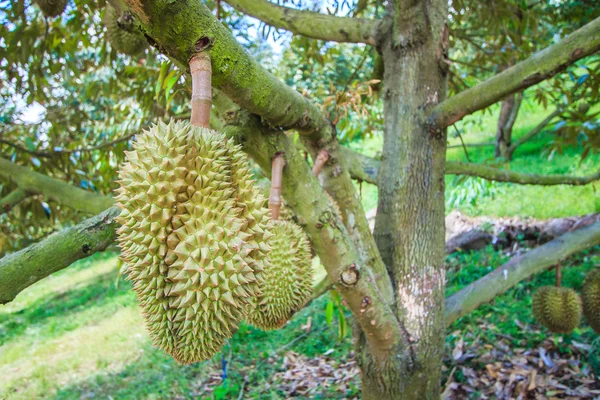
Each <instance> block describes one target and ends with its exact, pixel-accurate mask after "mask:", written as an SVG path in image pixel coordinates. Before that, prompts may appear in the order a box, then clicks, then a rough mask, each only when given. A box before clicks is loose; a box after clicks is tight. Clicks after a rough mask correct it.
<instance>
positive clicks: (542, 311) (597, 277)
mask: <svg viewBox="0 0 600 400" xmlns="http://www.w3.org/2000/svg"><path fill="white" fill-rule="evenodd" d="M532 307H533V314H534V316H535V318H536V319H537V320H538V322H539V323H540V324H542V325H544V326H545V327H546V328H548V329H549V330H550V331H552V332H555V333H571V332H573V330H574V329H575V328H576V327H577V326H578V325H579V323H580V322H581V316H582V314H583V315H584V316H585V318H586V320H587V322H588V324H589V325H590V326H591V327H592V329H593V330H594V331H595V332H596V333H600V269H596V270H593V271H591V272H590V273H589V274H588V275H587V277H586V279H585V281H584V283H583V288H582V291H581V297H580V296H579V295H578V294H577V292H576V291H575V290H573V289H570V288H564V287H555V286H544V287H541V288H539V289H538V290H537V291H536V292H535V294H534V296H533V299H532Z"/></svg>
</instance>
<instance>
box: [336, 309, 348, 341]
mask: <svg viewBox="0 0 600 400" xmlns="http://www.w3.org/2000/svg"><path fill="white" fill-rule="evenodd" d="M337 314H338V335H339V339H340V340H342V339H343V338H344V337H346V332H347V326H346V316H344V312H343V311H342V309H341V308H339V309H338V313H337Z"/></svg>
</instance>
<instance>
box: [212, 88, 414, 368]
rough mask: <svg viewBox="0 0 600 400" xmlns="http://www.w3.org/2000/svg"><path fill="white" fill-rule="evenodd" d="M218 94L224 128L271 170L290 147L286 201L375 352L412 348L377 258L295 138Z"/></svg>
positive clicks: (267, 169) (229, 135)
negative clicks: (357, 239)
mask: <svg viewBox="0 0 600 400" xmlns="http://www.w3.org/2000/svg"><path fill="white" fill-rule="evenodd" d="M213 99H214V104H215V105H216V106H217V107H219V108H221V110H220V111H221V112H220V115H222V116H223V118H224V119H225V121H224V133H225V134H226V135H227V136H228V137H233V138H234V139H235V140H236V141H237V142H238V143H240V144H241V145H242V146H243V150H244V151H245V152H246V153H248V154H249V155H250V156H251V157H252V158H253V159H254V160H255V161H256V162H257V163H258V165H260V167H261V168H262V170H263V173H264V174H265V175H266V176H270V172H271V160H272V158H273V157H274V156H275V154H277V153H281V152H283V153H285V158H286V167H285V169H284V179H283V196H284V197H285V199H286V203H287V205H288V206H289V207H290V208H291V209H292V210H293V211H294V214H295V215H296V216H297V217H298V223H299V224H300V225H301V226H302V227H303V229H304V230H305V231H306V233H307V234H308V235H309V237H310V239H311V243H312V245H313V248H314V250H315V252H316V253H317V254H318V255H319V258H320V259H321V262H322V263H323V265H324V267H325V269H326V271H327V274H328V276H329V278H330V279H331V281H332V282H333V284H334V286H335V288H336V290H337V291H338V292H339V293H340V294H341V296H342V297H343V298H344V300H345V301H346V303H347V304H348V307H349V308H350V310H351V311H352V313H353V314H354V316H355V318H356V321H357V322H358V324H359V325H360V327H361V329H362V330H363V331H364V332H365V333H366V334H367V336H368V338H369V344H370V346H371V348H372V350H373V351H374V353H375V354H376V355H381V356H383V355H385V354H387V353H388V352H389V351H390V349H391V348H392V347H395V346H400V347H401V348H403V349H408V342H407V341H406V339H405V338H404V336H403V334H402V332H401V329H400V326H399V325H398V321H397V320H396V318H395V316H394V314H393V312H392V310H391V308H390V306H389V305H388V304H387V303H388V302H387V301H386V298H385V295H386V293H388V290H386V291H382V290H380V288H379V287H378V285H377V282H378V281H380V279H379V278H378V277H376V276H374V275H375V274H374V273H373V270H372V263H373V260H364V259H363V258H362V257H361V254H360V252H359V251H358V250H357V248H356V245H355V243H354V242H353V240H352V238H351V236H350V235H349V234H348V231H347V230H346V228H345V226H344V225H343V224H341V221H339V219H338V218H337V217H336V214H335V211H334V210H333V208H332V204H331V202H330V200H329V198H328V196H327V195H326V193H325V191H324V190H323V188H322V187H321V186H320V185H319V182H318V180H317V178H316V177H315V176H314V175H313V174H312V171H311V169H310V167H309V166H308V164H307V163H306V161H305V160H304V158H303V157H302V156H301V155H300V153H299V152H298V151H297V149H296V146H295V144H294V143H293V142H292V140H290V139H289V138H288V137H287V136H286V135H285V134H284V133H283V132H280V131H277V130H273V129H272V128H268V127H267V126H265V125H263V124H262V123H261V121H260V119H259V118H258V117H257V116H255V115H252V114H250V113H249V112H248V111H246V110H241V109H239V108H238V107H237V106H235V105H232V104H228V100H227V99H224V98H223V97H222V96H220V95H214V97H213ZM229 103H230V102H229ZM365 299H366V300H365Z"/></svg>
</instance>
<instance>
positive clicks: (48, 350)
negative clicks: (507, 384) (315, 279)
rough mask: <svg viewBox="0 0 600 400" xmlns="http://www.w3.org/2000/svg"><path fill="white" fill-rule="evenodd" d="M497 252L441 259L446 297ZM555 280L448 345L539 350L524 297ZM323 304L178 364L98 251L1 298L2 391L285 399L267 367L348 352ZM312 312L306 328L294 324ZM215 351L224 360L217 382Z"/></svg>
mask: <svg viewBox="0 0 600 400" xmlns="http://www.w3.org/2000/svg"><path fill="white" fill-rule="evenodd" d="M505 260H506V256H504V255H502V254H498V253H497V252H495V251H494V250H493V248H491V247H488V248H486V249H485V250H483V251H480V252H476V253H467V254H464V253H462V254H454V255H452V256H449V257H448V266H449V270H448V271H449V272H448V287H447V292H448V294H451V293H454V292H455V291H457V290H459V289H460V288H461V287H463V286H465V285H467V284H469V283H471V282H472V281H474V280H476V279H477V278H479V277H481V276H483V275H485V274H486V273H488V272H489V271H491V270H492V269H494V268H496V267H497V266H498V265H500V264H502V263H503V262H504V261H505ZM598 263H600V248H595V249H592V250H590V251H587V252H582V253H580V254H578V255H576V256H573V257H571V258H570V259H569V260H567V261H566V262H565V263H564V264H563V265H564V284H565V285H566V286H570V287H573V288H575V289H580V288H581V282H582V280H583V277H584V275H585V273H586V272H587V271H589V270H590V269H591V268H593V266H594V265H595V264H598ZM552 279H553V273H552V272H551V271H548V272H544V273H542V274H540V275H538V276H536V277H535V278H533V279H529V280H526V281H524V282H522V283H520V284H519V285H517V286H515V287H514V288H513V289H511V290H509V291H508V292H507V293H505V294H504V295H502V296H499V297H498V298H496V300H495V301H494V302H493V303H492V304H487V305H484V306H482V307H480V308H479V309H477V310H476V311H474V312H473V313H471V314H469V315H467V316H465V317H462V318H461V319H459V320H458V321H457V322H456V323H454V324H453V325H452V326H451V327H450V328H449V329H448V332H450V333H451V334H449V335H448V337H447V343H446V345H447V349H446V351H447V352H448V354H449V352H451V350H452V348H453V345H454V342H455V341H456V340H457V338H458V335H457V334H453V333H452V332H457V331H460V332H470V333H471V335H469V336H468V337H466V339H465V340H466V343H467V344H468V341H469V340H470V339H469V338H474V337H476V338H479V339H480V338H483V339H484V341H485V342H486V343H491V344H493V343H494V341H495V340H496V339H498V338H500V337H507V335H508V336H509V337H511V338H512V341H513V343H512V344H513V345H514V346H516V347H521V348H536V347H537V346H538V345H539V344H540V343H541V341H542V340H544V339H545V338H547V337H548V335H549V333H548V332H547V331H546V330H545V329H543V328H540V327H539V326H538V325H537V324H536V323H535V321H534V319H533V317H532V315H531V312H530V306H531V294H532V292H533V291H534V290H535V288H537V287H539V286H542V285H548V284H552ZM328 301H329V298H328V296H324V297H322V298H320V299H319V300H317V301H315V302H313V303H312V304H311V305H310V306H309V307H307V308H306V309H304V310H302V311H301V312H299V313H298V314H297V315H296V316H295V317H294V318H293V319H292V321H291V322H290V323H289V324H288V325H286V326H285V327H284V328H283V329H281V330H277V331H272V332H262V331H260V330H257V329H254V328H252V327H249V326H246V325H242V327H241V328H240V329H239V331H238V332H237V333H236V335H235V336H234V337H233V338H232V339H231V340H230V341H229V343H228V344H227V345H226V346H225V348H224V350H223V354H222V355H218V356H216V357H215V358H214V359H213V360H211V361H207V362H203V363H197V364H194V365H191V366H180V365H178V364H177V363H176V362H174V361H173V360H172V359H171V358H170V357H169V356H167V355H165V354H163V353H162V352H160V351H159V350H157V349H155V348H153V347H152V345H151V343H150V340H149V338H148V335H147V333H146V332H145V329H144V325H143V320H142V318H141V316H140V312H139V309H138V307H137V305H136V303H135V296H134V294H133V291H132V290H131V288H130V285H129V284H128V283H126V282H123V281H118V279H117V266H116V256H115V255H114V254H111V253H109V254H98V255H95V256H94V257H91V258H90V259H87V260H85V261H82V262H78V263H76V264H75V265H74V266H72V267H70V268H69V269H66V270H64V271H61V272H59V273H57V274H55V275H53V276H52V277H51V278H49V279H48V280H45V281H41V282H39V283H37V284H36V285H34V286H32V287H30V288H28V289H27V290H25V291H24V292H23V293H21V294H20V295H19V296H18V297H17V299H16V300H15V301H14V302H12V303H10V304H9V305H6V306H0V334H1V336H0V343H1V345H0V374H1V375H0V376H2V380H1V382H2V384H1V385H0V398H9V399H34V398H48V399H77V398H101V399H105V398H113V399H164V398H181V399H188V398H189V399H192V398H206V399H213V398H216V399H229V398H237V396H238V395H239V393H240V391H241V390H242V387H244V390H245V395H244V398H245V399H283V398H286V397H287V395H286V393H284V392H282V391H281V390H280V389H279V388H280V386H281V381H280V380H277V379H274V378H273V375H274V374H275V373H276V372H278V371H281V370H282V361H283V355H284V354H285V353H286V352H287V351H295V352H297V353H300V354H304V355H306V356H308V357H316V356H319V355H321V354H324V353H325V352H327V351H328V350H330V349H333V350H334V351H333V353H332V354H331V355H330V356H329V357H331V358H332V359H333V360H335V361H339V362H343V361H345V360H347V359H348V357H349V354H350V352H351V341H350V335H348V336H346V337H345V338H344V339H342V340H340V339H339V337H338V332H337V328H336V326H335V322H334V326H329V325H328V324H327V322H326V312H325V310H326V308H327V303H328ZM347 316H348V314H347ZM309 317H310V319H311V321H312V322H311V325H312V327H311V329H310V332H309V333H308V334H306V332H305V330H303V328H302V326H303V325H304V324H306V322H307V320H308V318H309ZM348 318H350V317H349V316H348ZM517 320H518V321H519V322H518V323H517ZM523 326H526V327H528V328H527V329H523V328H522V327H523ZM555 336H556V337H557V338H558V337H560V336H561V335H555ZM562 337H563V339H564V340H565V343H569V342H571V341H573V340H575V341H577V342H579V343H588V344H589V343H592V341H593V340H594V338H597V336H596V335H594V334H593V332H592V331H591V329H590V328H588V327H586V326H585V325H583V326H582V327H580V328H578V329H576V331H575V332H574V333H573V334H572V335H562ZM565 351H568V350H565ZM223 358H224V359H225V360H226V361H227V367H228V368H227V378H226V379H225V382H224V383H222V382H221V381H220V378H221V376H222V374H223V368H222V359H223ZM598 360H599V359H598V354H592V353H590V354H589V355H588V357H586V358H585V359H584V360H582V362H583V366H585V365H589V366H590V368H593V369H595V370H596V371H597V372H598V373H600V363H598ZM451 363H452V361H449V362H448V364H447V366H448V367H450V368H451V367H452V364H451ZM482 368H483V366H482ZM359 385H360V383H359V377H358V376H357V377H356V378H355V382H354V385H353V386H351V387H350V389H349V390H348V392H346V393H339V392H336V391H335V389H336V388H335V387H331V388H321V391H320V392H319V393H317V394H316V397H315V398H323V399H335V398H342V397H345V396H348V397H350V396H353V395H357V393H358V392H359ZM207 387H209V388H211V390H212V391H211V392H208V391H207V390H206V388H207Z"/></svg>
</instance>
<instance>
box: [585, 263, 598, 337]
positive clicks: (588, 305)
mask: <svg viewBox="0 0 600 400" xmlns="http://www.w3.org/2000/svg"><path fill="white" fill-rule="evenodd" d="M581 299H582V300H583V315H585V319H586V320H587V322H588V324H590V326H591V327H592V329H593V330H594V331H595V332H596V333H600V269H598V268H596V269H594V270H593V271H590V272H589V273H588V274H587V276H586V277H585V281H584V282H583V289H582V290H581Z"/></svg>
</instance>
